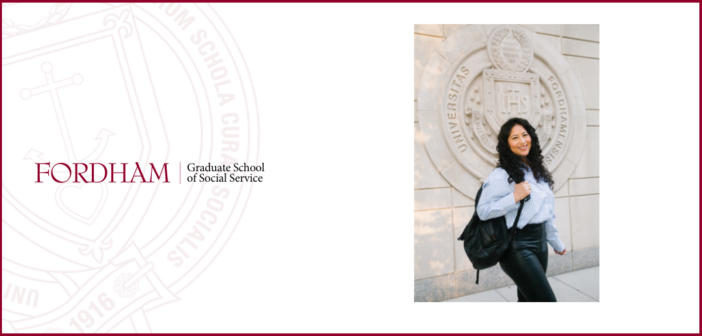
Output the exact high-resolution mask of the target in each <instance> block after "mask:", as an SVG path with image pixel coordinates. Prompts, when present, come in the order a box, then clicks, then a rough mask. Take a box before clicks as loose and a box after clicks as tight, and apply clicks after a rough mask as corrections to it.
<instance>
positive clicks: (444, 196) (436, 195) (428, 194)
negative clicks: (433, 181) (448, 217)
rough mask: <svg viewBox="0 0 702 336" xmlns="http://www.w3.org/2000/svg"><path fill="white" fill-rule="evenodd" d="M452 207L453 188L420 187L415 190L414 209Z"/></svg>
mask: <svg viewBox="0 0 702 336" xmlns="http://www.w3.org/2000/svg"><path fill="white" fill-rule="evenodd" d="M450 207H451V188H439V189H419V190H415V191H414V211H420V210H432V209H445V208H450Z"/></svg>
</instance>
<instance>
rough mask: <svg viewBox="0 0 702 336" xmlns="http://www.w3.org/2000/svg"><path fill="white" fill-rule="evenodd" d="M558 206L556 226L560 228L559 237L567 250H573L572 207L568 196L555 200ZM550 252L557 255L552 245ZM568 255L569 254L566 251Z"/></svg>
mask: <svg viewBox="0 0 702 336" xmlns="http://www.w3.org/2000/svg"><path fill="white" fill-rule="evenodd" d="M555 207H556V209H555V210H556V228H557V229H558V237H559V238H561V241H562V242H563V244H565V247H566V250H568V251H572V247H573V244H572V242H571V236H570V209H569V204H568V199H567V198H557V199H556V200H555ZM548 251H549V252H548V253H549V254H553V255H556V253H555V252H554V251H553V248H552V247H551V245H549V249H548ZM566 255H568V254H567V253H566Z"/></svg>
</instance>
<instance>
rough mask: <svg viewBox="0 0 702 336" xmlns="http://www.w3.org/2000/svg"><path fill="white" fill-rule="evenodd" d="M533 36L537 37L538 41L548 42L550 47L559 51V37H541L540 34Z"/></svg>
mask: <svg viewBox="0 0 702 336" xmlns="http://www.w3.org/2000/svg"><path fill="white" fill-rule="evenodd" d="M534 36H538V37H539V38H540V39H542V40H544V41H546V42H548V43H549V44H550V45H552V46H553V48H554V49H556V50H561V38H560V37H558V36H549V35H541V34H535V35H534Z"/></svg>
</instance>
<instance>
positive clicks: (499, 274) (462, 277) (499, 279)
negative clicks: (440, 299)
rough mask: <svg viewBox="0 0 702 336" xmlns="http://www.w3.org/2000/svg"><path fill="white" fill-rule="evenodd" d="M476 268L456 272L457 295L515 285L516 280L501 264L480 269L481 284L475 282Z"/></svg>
mask: <svg viewBox="0 0 702 336" xmlns="http://www.w3.org/2000/svg"><path fill="white" fill-rule="evenodd" d="M476 272H477V271H476V270H468V271H464V272H456V295H457V296H464V295H469V294H475V293H480V292H484V291H487V290H491V289H497V288H501V287H505V286H509V285H514V281H512V279H510V277H509V276H508V275H507V274H505V272H503V271H502V269H501V268H500V265H499V264H497V265H496V266H493V267H490V268H488V269H485V270H481V271H480V284H477V285H476V284H475V275H476Z"/></svg>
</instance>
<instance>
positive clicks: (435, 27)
mask: <svg viewBox="0 0 702 336" xmlns="http://www.w3.org/2000/svg"><path fill="white" fill-rule="evenodd" d="M414 32H415V33H419V34H427V35H433V36H438V37H443V36H444V25H440V24H416V25H414Z"/></svg>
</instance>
